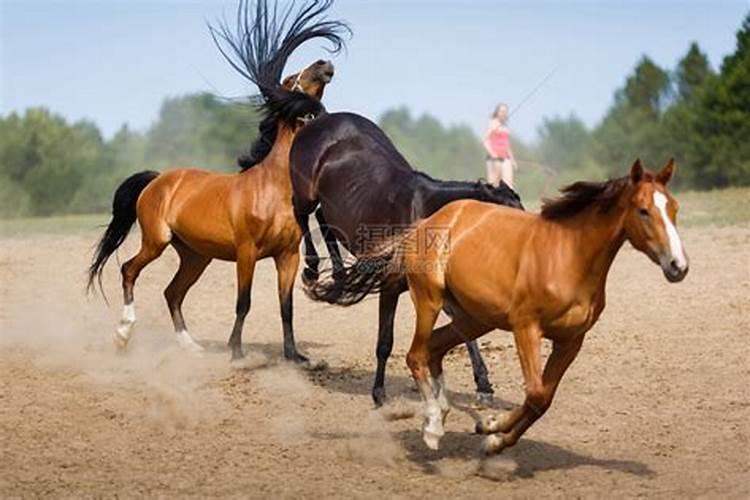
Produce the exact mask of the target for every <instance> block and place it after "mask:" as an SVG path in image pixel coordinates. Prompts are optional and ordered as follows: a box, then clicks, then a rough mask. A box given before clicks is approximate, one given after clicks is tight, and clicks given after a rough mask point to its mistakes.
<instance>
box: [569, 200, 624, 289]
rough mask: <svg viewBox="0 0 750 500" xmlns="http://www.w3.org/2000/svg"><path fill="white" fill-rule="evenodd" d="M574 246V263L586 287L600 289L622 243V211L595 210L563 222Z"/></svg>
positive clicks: (616, 208)
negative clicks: (603, 211)
mask: <svg viewBox="0 0 750 500" xmlns="http://www.w3.org/2000/svg"><path fill="white" fill-rule="evenodd" d="M562 224H563V226H564V227H565V228H566V232H567V233H568V235H569V236H570V237H572V238H573V241H574V242H575V245H576V250H575V252H574V257H573V258H574V259H576V260H577V261H578V264H579V266H578V268H579V269H580V270H581V276H582V278H583V280H584V282H585V283H587V284H589V285H593V289H599V288H603V286H604V284H605V283H606V281H607V275H608V273H609V269H610V267H611V266H612V262H613V261H614V259H615V257H616V256H617V253H618V252H619V251H620V248H622V244H623V243H624V242H625V239H626V238H625V211H624V210H623V209H622V208H620V207H619V206H614V207H612V209H610V210H609V211H607V212H606V213H601V212H600V211H599V210H598V209H597V208H591V209H589V210H587V211H586V212H584V213H582V214H580V215H578V216H575V217H573V218H571V219H569V220H566V221H564V222H563V223H562Z"/></svg>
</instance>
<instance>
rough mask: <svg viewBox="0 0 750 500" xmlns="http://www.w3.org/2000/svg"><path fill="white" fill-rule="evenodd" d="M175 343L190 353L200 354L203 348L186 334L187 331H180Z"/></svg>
mask: <svg viewBox="0 0 750 500" xmlns="http://www.w3.org/2000/svg"><path fill="white" fill-rule="evenodd" d="M177 343H178V344H179V345H180V347H182V348H183V349H185V350H186V351H190V352H202V351H203V350H204V349H203V347H202V346H201V345H200V344H198V342H196V341H195V339H194V338H193V337H192V336H191V335H190V334H189V333H188V331H187V330H180V331H178V332H177Z"/></svg>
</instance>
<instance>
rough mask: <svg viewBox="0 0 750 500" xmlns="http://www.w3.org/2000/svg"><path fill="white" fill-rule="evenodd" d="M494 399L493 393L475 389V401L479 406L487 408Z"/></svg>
mask: <svg viewBox="0 0 750 500" xmlns="http://www.w3.org/2000/svg"><path fill="white" fill-rule="evenodd" d="M494 400H495V395H494V394H493V393H491V392H479V391H477V395H476V401H477V404H478V405H479V406H480V407H484V408H489V407H490V406H492V403H493V402H494Z"/></svg>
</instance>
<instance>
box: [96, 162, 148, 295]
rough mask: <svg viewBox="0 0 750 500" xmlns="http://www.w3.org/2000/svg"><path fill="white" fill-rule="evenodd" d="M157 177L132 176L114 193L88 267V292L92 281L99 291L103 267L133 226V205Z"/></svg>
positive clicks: (143, 173) (146, 172) (140, 173)
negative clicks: (109, 211) (97, 284)
mask: <svg viewBox="0 0 750 500" xmlns="http://www.w3.org/2000/svg"><path fill="white" fill-rule="evenodd" d="M158 175H159V173H158V172H152V171H150V170H146V171H144V172H139V173H137V174H133V175H131V176H130V177H128V178H127V179H125V180H124V181H123V183H122V184H120V186H119V187H118V188H117V191H115V197H114V200H113V201H112V220H111V221H110V222H109V225H108V226H107V229H106V230H105V231H104V234H103V235H102V238H101V239H100V240H99V243H97V245H96V252H95V254H94V259H93V261H92V262H91V265H90V266H89V270H88V275H89V281H88V286H87V290H88V291H91V289H92V288H93V287H94V279H96V280H97V281H98V282H99V289H100V290H101V288H102V271H103V270H104V265H105V264H106V263H107V260H108V259H109V257H110V256H111V255H112V254H113V253H114V252H115V250H117V248H118V247H119V246H120V245H122V242H123V241H125V238H127V236H128V233H129V232H130V228H131V227H133V224H135V220H136V211H135V205H136V202H137V201H138V196H140V194H141V191H143V189H144V188H145V187H146V186H147V185H148V183H150V182H151V181H152V180H154V179H156V177H157V176H158ZM102 293H103V292H102Z"/></svg>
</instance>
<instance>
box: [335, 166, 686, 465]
mask: <svg viewBox="0 0 750 500" xmlns="http://www.w3.org/2000/svg"><path fill="white" fill-rule="evenodd" d="M674 170H675V165H674V162H673V161H672V160H670V161H669V163H667V165H666V166H665V167H664V168H663V169H662V170H661V171H660V172H658V173H656V174H654V173H651V172H648V171H645V170H644V169H643V167H642V166H641V163H640V161H636V162H635V163H634V164H633V166H632V168H631V169H630V174H629V175H627V176H625V177H622V178H620V179H615V180H610V181H607V182H601V183H594V182H576V183H574V184H572V185H570V186H568V187H566V188H564V189H563V190H562V192H563V195H562V196H561V197H560V198H558V199H555V200H546V201H545V203H544V205H543V206H542V211H541V214H538V215H537V214H530V213H528V212H522V211H520V210H510V209H508V208H505V207H501V206H497V205H491V204H488V203H479V202H475V201H457V202H454V203H451V204H449V205H446V206H445V207H444V208H443V209H441V210H440V211H438V212H436V213H435V214H434V215H433V216H432V217H429V218H427V219H425V220H424V221H423V222H421V223H420V224H418V225H417V226H416V229H415V230H414V231H413V232H411V233H410V234H409V235H408V236H407V237H405V238H402V239H401V241H400V242H399V243H394V244H392V245H391V246H390V247H389V248H385V249H384V250H382V251H381V252H379V253H378V254H373V255H371V256H370V257H369V260H370V263H371V264H373V263H377V262H380V264H381V265H380V266H377V265H374V266H373V265H371V266H362V265H360V266H358V268H359V269H361V270H362V273H361V275H360V276H359V280H352V281H351V283H352V286H354V287H362V286H363V283H367V287H368V288H369V289H371V290H376V289H377V288H378V287H380V286H383V284H385V283H387V282H388V280H392V279H395V278H397V277H398V276H399V274H401V273H405V274H406V277H407V282H408V284H409V290H410V292H411V297H412V300H413V302H414V306H415V308H416V316H417V317H416V330H415V334H414V339H413V341H412V344H411V348H410V349H409V353H408V355H407V358H406V359H407V364H408V365H409V368H410V370H411V372H412V375H413V377H414V380H415V381H416V383H417V385H418V386H419V390H420V392H421V394H422V397H423V399H424V401H425V406H426V420H425V425H424V428H423V438H424V441H425V443H426V444H427V445H428V446H429V447H430V448H433V449H437V447H438V443H439V440H440V437H441V436H442V435H443V424H444V421H445V417H446V415H447V413H448V410H449V408H450V405H449V402H448V399H447V396H446V394H447V392H446V391H447V389H446V385H445V380H444V377H443V357H444V356H445V354H446V353H447V352H448V351H449V350H450V349H452V348H453V347H455V346H456V345H458V344H459V343H461V342H465V341H466V340H467V339H475V338H477V337H479V336H481V335H484V334H485V333H487V332H489V331H491V330H493V329H495V328H500V329H503V330H510V331H512V332H513V336H514V339H515V343H516V349H517V351H518V357H519V360H520V364H521V370H522V373H523V377H524V382H525V388H526V398H525V400H524V403H523V405H522V406H520V407H518V408H516V409H515V410H513V411H512V412H511V413H510V414H509V415H508V416H507V417H506V418H504V419H499V418H496V417H490V418H486V419H483V420H482V421H480V422H479V423H478V424H477V432H479V433H482V434H489V436H488V437H487V438H486V439H485V441H484V443H483V445H482V448H483V451H484V452H485V453H487V454H492V453H499V452H500V451H502V450H503V449H504V448H506V447H509V446H513V445H514V444H515V443H516V442H517V441H518V439H519V438H520V437H521V435H523V433H524V432H525V431H526V430H527V429H528V428H529V427H530V426H531V425H532V424H533V423H534V422H535V421H536V420H537V419H539V418H540V417H541V416H542V415H543V414H544V412H545V411H547V409H548V408H549V406H550V404H551V403H552V398H553V396H554V394H555V390H556V389H557V386H558V384H559V383H560V380H561V379H562V377H563V374H564V373H565V370H566V369H567V368H568V366H570V364H571V363H572V362H573V360H574V359H575V357H576V355H577V354H578V351H579V349H580V348H581V344H582V343H583V339H584V335H585V333H586V332H587V331H588V330H589V329H590V328H591V327H592V326H593V325H594V323H596V321H597V319H598V318H599V315H600V314H601V312H602V311H603V310H604V304H605V285H606V281H607V274H608V272H609V269H610V266H611V265H612V262H613V260H614V258H615V256H616V255H617V253H618V251H619V250H620V248H621V247H622V244H623V243H624V242H626V241H629V242H630V243H631V244H632V245H633V247H635V248H636V249H637V250H639V251H641V252H643V253H645V254H646V255H647V256H648V257H649V258H650V259H651V260H652V261H653V262H654V263H656V264H658V265H659V266H661V269H662V271H663V273H664V276H665V277H666V279H667V280H668V281H669V282H672V283H676V282H679V281H681V280H682V279H683V278H684V277H685V276H686V274H687V272H688V258H687V255H686V254H685V251H684V249H683V246H682V242H681V241H680V237H679V235H678V233H677V229H676V227H675V224H676V218H677V208H678V205H677V201H676V200H675V199H674V198H673V197H672V195H671V194H670V193H669V191H667V189H666V185H667V183H668V182H669V180H670V179H671V178H672V175H673V173H674ZM436 242H437V243H436ZM384 262H388V264H387V265H383V264H384ZM366 273H369V275H367V276H365V274H366ZM338 286H341V285H340V284H339V285H338ZM444 307H447V308H448V309H449V310H451V311H452V313H453V315H452V316H453V321H452V322H451V323H450V324H448V325H445V326H443V327H440V328H438V329H436V330H434V331H433V328H434V325H435V320H436V318H437V316H438V313H439V312H440V310H441V309H442V308H444ZM542 338H547V339H549V340H551V341H552V353H551V354H550V356H549V358H548V359H547V362H546V365H545V366H544V368H543V369H542V362H541V356H540V350H541V340H542Z"/></svg>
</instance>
